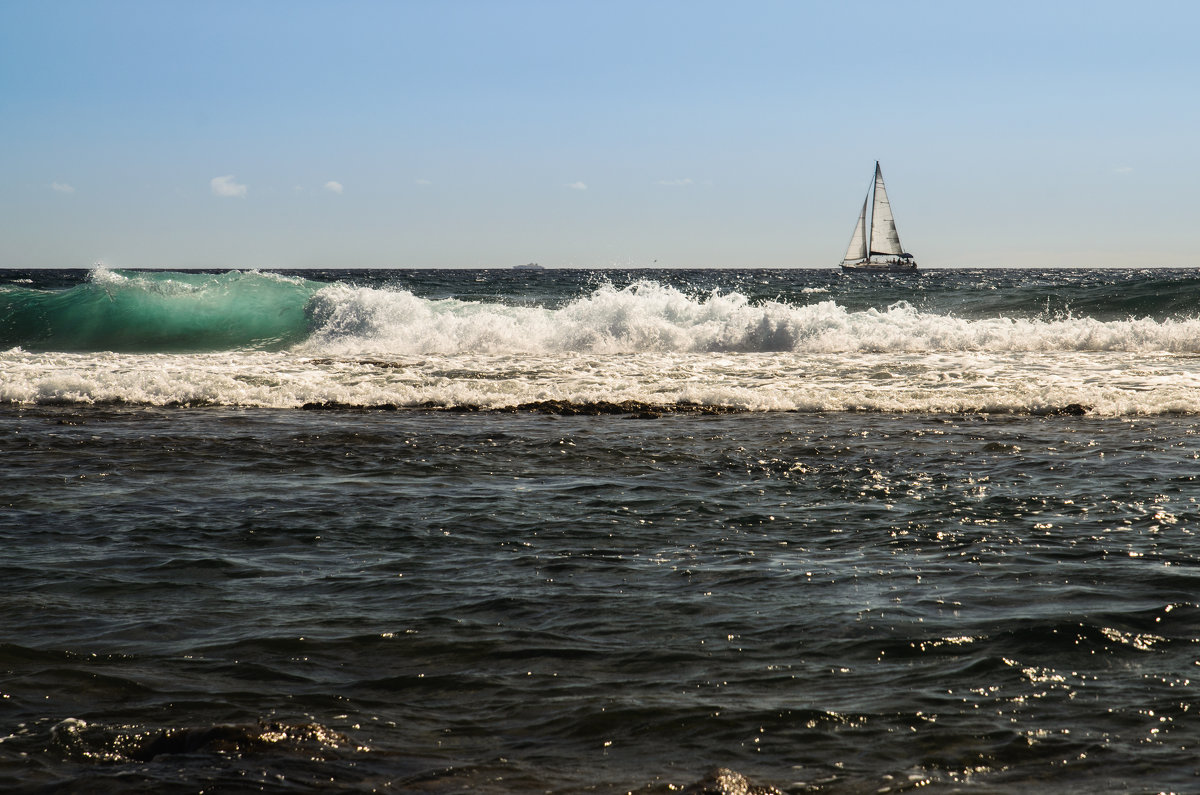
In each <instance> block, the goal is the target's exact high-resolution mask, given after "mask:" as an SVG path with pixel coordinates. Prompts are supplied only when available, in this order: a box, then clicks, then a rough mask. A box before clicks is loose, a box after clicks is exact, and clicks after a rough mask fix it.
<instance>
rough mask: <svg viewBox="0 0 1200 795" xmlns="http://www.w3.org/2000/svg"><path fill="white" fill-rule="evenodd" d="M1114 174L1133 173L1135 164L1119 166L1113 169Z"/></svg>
mask: <svg viewBox="0 0 1200 795" xmlns="http://www.w3.org/2000/svg"><path fill="white" fill-rule="evenodd" d="M1113 173H1114V174H1132V173H1133V166H1119V167H1118V168H1114V169H1113Z"/></svg>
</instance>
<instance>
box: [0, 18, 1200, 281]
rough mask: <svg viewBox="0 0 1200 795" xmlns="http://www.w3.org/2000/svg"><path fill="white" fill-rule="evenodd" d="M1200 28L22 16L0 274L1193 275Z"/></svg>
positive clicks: (901, 21)
mask: <svg viewBox="0 0 1200 795" xmlns="http://www.w3.org/2000/svg"><path fill="white" fill-rule="evenodd" d="M1198 29H1200V3H1195V2H1191V1H1190V0H1188V1H1186V2H1166V1H1165V0H1164V1H1156V0H1140V1H1139V2H1136V3H1135V2H1131V1H1125V2H1107V1H1106V0H1092V1H1090V2H1082V1H1081V2H1068V1H1067V0H1063V1H1061V2H1055V0H1035V1H1034V2H1025V1H1024V0H1011V1H1008V2H1003V3H984V2H972V1H970V0H963V1H959V0H954V1H953V2H933V1H929V2H923V1H922V0H907V1H905V2H899V1H898V0H891V1H890V2H883V1H879V2H876V1H874V0H844V1H843V2H830V1H829V0H820V1H819V2H806V1H805V0H793V1H791V2H773V1H771V2H768V1H765V0H764V1H762V2H757V1H755V0H748V1H747V2H736V3H735V2H728V1H727V0H722V1H721V2H710V1H709V0H421V1H419V2H418V1H416V0H413V1H411V2H405V1H404V0H395V1H394V2H367V1H364V0H340V1H338V2H334V1H333V0H330V2H309V1H307V0H286V1H285V0H278V1H276V0H237V1H236V2H234V1H233V0H205V2H195V3H185V2H162V0H152V1H151V0H146V1H143V0H103V1H102V0H86V1H84V0H52V1H50V2H47V1H43V0H0V267H10V268H11V267H20V268H44V267H72V268H80V267H90V266H91V265H93V264H95V263H103V264H105V265H108V266H110V267H118V268H120V267H131V268H133V267H150V268H224V267H236V268H305V267H324V268H349V267H394V268H426V267H437V268H455V267H470V268H475V267H510V266H512V265H517V264H523V263H526V262H538V263H540V264H542V265H543V266H545V267H581V268H601V267H780V268H790V267H834V266H836V265H837V263H838V262H839V261H840V259H841V257H842V255H843V253H844V252H845V249H846V245H847V243H848V241H849V239H850V235H851V232H852V230H853V227H854V222H855V220H856V219H857V215H858V211H859V209H860V208H861V206H862V201H863V197H864V196H865V195H866V192H867V189H868V187H869V186H870V184H871V178H872V175H873V173H874V167H875V161H876V160H878V161H880V163H881V165H882V168H883V173H884V177H885V179H886V180H887V185H888V193H889V196H890V198H891V201H892V206H893V210H894V212H895V216H896V220H897V225H898V227H899V231H900V239H901V240H902V241H903V243H904V246H905V248H906V249H907V250H908V251H909V252H911V253H913V254H914V255H915V256H916V257H917V259H918V262H919V263H920V264H921V265H922V266H923V267H931V268H939V267H1005V266H1012V267H1121V266H1129V267H1143V266H1150V267H1152V266H1180V267H1182V266H1200V255H1198V254H1197V252H1198V251H1200V223H1197V221H1196V219H1195V218H1194V217H1193V216H1192V215H1191V213H1190V211H1189V210H1187V208H1188V207H1189V206H1190V204H1189V203H1188V202H1189V200H1190V199H1191V198H1192V196H1193V195H1194V194H1195V189H1194V185H1195V182H1196V179H1197V175H1198V174H1200V49H1198V48H1197V47H1196V45H1195V35H1196V31H1197V30H1198Z"/></svg>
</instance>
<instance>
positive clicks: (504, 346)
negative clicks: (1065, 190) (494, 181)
mask: <svg viewBox="0 0 1200 795" xmlns="http://www.w3.org/2000/svg"><path fill="white" fill-rule="evenodd" d="M310 313H311V319H312V322H313V324H314V331H313V333H312V335H311V337H310V338H309V339H308V340H307V341H306V342H304V343H303V344H301V345H300V346H298V347H297V348H295V349H293V350H290V351H284V352H265V351H240V352H222V353H215V354H154V355H151V354H113V353H91V354H65V353H31V352H28V351H24V350H21V349H13V350H10V351H7V352H5V353H0V401H2V402H7V403H19V404H34V403H55V402H64V403H81V404H86V403H96V402H110V401H124V402H128V403H134V404H144V405H167V404H216V405H229V406H262V407H277V408H294V407H297V406H301V405H303V404H305V403H324V402H334V403H347V404H354V405H366V406H370V405H383V404H392V405H397V406H421V405H425V404H433V405H437V406H461V405H472V406H479V407H482V408H501V407H507V406H514V405H518V404H521V403H529V402H534V401H542V400H566V401H576V402H588V401H614V402H620V401H625V400H633V401H642V402H646V403H654V404H671V403H677V402H693V403H701V404H707V405H721V406H732V407H736V408H742V409H748V410H756V411H764V410H800V411H845V410H871V411H919V412H962V411H1004V412H1030V411H1035V412H1036V411H1043V410H1052V409H1054V408H1057V407H1061V406H1066V405H1069V404H1081V405H1084V406H1088V407H1090V408H1091V410H1092V413H1093V414H1096V415H1100V416H1129V415H1138V414H1158V413H1163V412H1181V413H1200V357H1198V356H1196V355H1195V352H1196V351H1197V350H1198V349H1200V321H1197V320H1188V319H1177V320H1163V321H1154V320H1148V319H1143V320H1127V321H1116V322H1101V321H1097V320H1093V319H1089V318H1063V319H1056V320H1036V319H1008V318H992V319H984V320H968V319H962V318H956V317H952V316H944V315H934V314H930V313H923V312H919V311H917V310H916V309H915V308H913V307H911V306H909V305H907V304H896V305H894V306H892V307H889V308H887V309H884V310H874V309H872V310H866V311H856V312H852V311H849V310H847V309H845V308H844V307H841V306H839V305H837V304H836V303H834V302H832V301H819V302H816V303H813V304H807V305H792V304H786V303H783V302H777V301H767V302H762V303H754V302H751V301H749V300H748V299H747V298H745V297H744V296H742V295H740V294H738V293H712V294H710V295H707V296H705V297H703V298H696V297H692V296H688V295H686V294H684V293H682V292H680V291H678V290H675V289H673V288H670V287H664V286H662V285H659V284H656V283H652V282H648V283H642V284H638V285H634V286H632V287H629V288H626V289H620V290H618V289H615V288H612V287H602V288H599V289H597V290H595V291H594V292H592V293H591V294H589V295H587V296H584V297H582V298H579V299H577V300H575V301H572V302H570V303H568V304H565V305H564V306H562V307H560V308H554V309H552V308H540V307H516V306H506V305H501V304H494V303H475V302H468V301H460V300H455V299H443V300H429V299H424V298H419V297H417V296H415V295H413V294H412V293H410V292H407V291H403V290H378V289H367V288H353V287H347V286H330V287H326V288H324V289H322V290H320V291H319V292H318V293H317V294H316V296H315V297H314V299H313V302H312V304H311V305H310Z"/></svg>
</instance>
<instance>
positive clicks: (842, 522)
mask: <svg viewBox="0 0 1200 795" xmlns="http://www.w3.org/2000/svg"><path fill="white" fill-rule="evenodd" d="M1198 475H1200V271H1196V270H1166V269H1127V270H1016V269H1013V270H968V269H958V270H932V271H923V272H919V273H917V274H891V275H889V274H865V275H864V274H854V273H842V272H840V271H835V270H756V269H728V270H620V269H613V270H604V271H585V270H542V271H527V270H509V269H505V270H499V269H495V270H453V271H449V270H447V271H435V270H325V271H315V270H314V271H261V272H260V271H216V270H214V271H205V272H198V271H188V272H178V271H175V272H171V271H132V270H117V269H108V268H101V267H98V268H94V269H91V270H76V271H71V270H36V271H21V270H9V271H0V549H2V550H3V554H2V555H0V791H5V792H21V793H25V792H29V793H41V792H45V793H50V792H54V793H59V792H79V793H83V792H88V793H91V792H106V791H107V792H145V793H150V792H155V793H157V792H197V793H198V792H242V791H254V792H277V793H298V792H386V791H394V792H421V793H457V792H473V793H489V794H490V793H496V794H497V795H498V794H501V793H526V792H548V793H576V792H591V793H626V792H630V793H669V792H679V791H686V792H700V791H702V790H703V791H706V792H713V791H716V790H715V789H713V788H712V787H710V788H709V789H707V790H706V789H704V786H703V784H702V783H701V782H702V779H703V777H704V776H705V775H706V774H707V773H708V772H709V771H711V770H713V769H714V768H727V769H729V770H731V771H735V772H736V773H737V774H739V775H741V776H744V777H745V778H746V780H748V781H750V782H752V783H754V784H755V785H757V786H758V787H759V788H760V789H759V790H758V791H760V792H773V791H779V792H786V793H809V792H816V793H867V792H870V793H890V792H911V791H916V790H920V791H922V792H925V791H929V792H963V791H971V792H989V793H1018V792H1027V791H1030V790H1039V791H1054V792H1064V793H1096V792H1195V791H1198V790H1200V755H1198V753H1197V752H1198V750H1200V715H1197V714H1196V713H1195V712H1193V708H1196V709H1197V710H1200V698H1198V696H1200V693H1198V689H1197V684H1195V683H1192V682H1191V677H1192V676H1193V675H1197V674H1198V673H1200V669H1198V668H1197V666H1198V665H1200V596H1197V595H1198V594H1200V537H1198V536H1197V533H1198V531H1200V505H1198V504H1197V498H1198V497H1200V484H1198V482H1197V476H1198ZM727 791H728V792H733V791H734V790H733V789H728V790H727Z"/></svg>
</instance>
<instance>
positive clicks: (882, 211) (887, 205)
mask: <svg viewBox="0 0 1200 795" xmlns="http://www.w3.org/2000/svg"><path fill="white" fill-rule="evenodd" d="M869 249H870V252H871V254H872V255H875V254H881V255H883V256H899V255H901V254H903V253H904V249H902V248H900V235H899V234H897V232H896V219H895V218H893V217H892V204H891V202H889V201H888V197H887V188H885V187H884V186H883V172H882V171H881V170H880V169H879V163H878V161H877V162H876V163H875V203H874V204H873V205H872V206H871V243H870V246H869Z"/></svg>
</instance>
